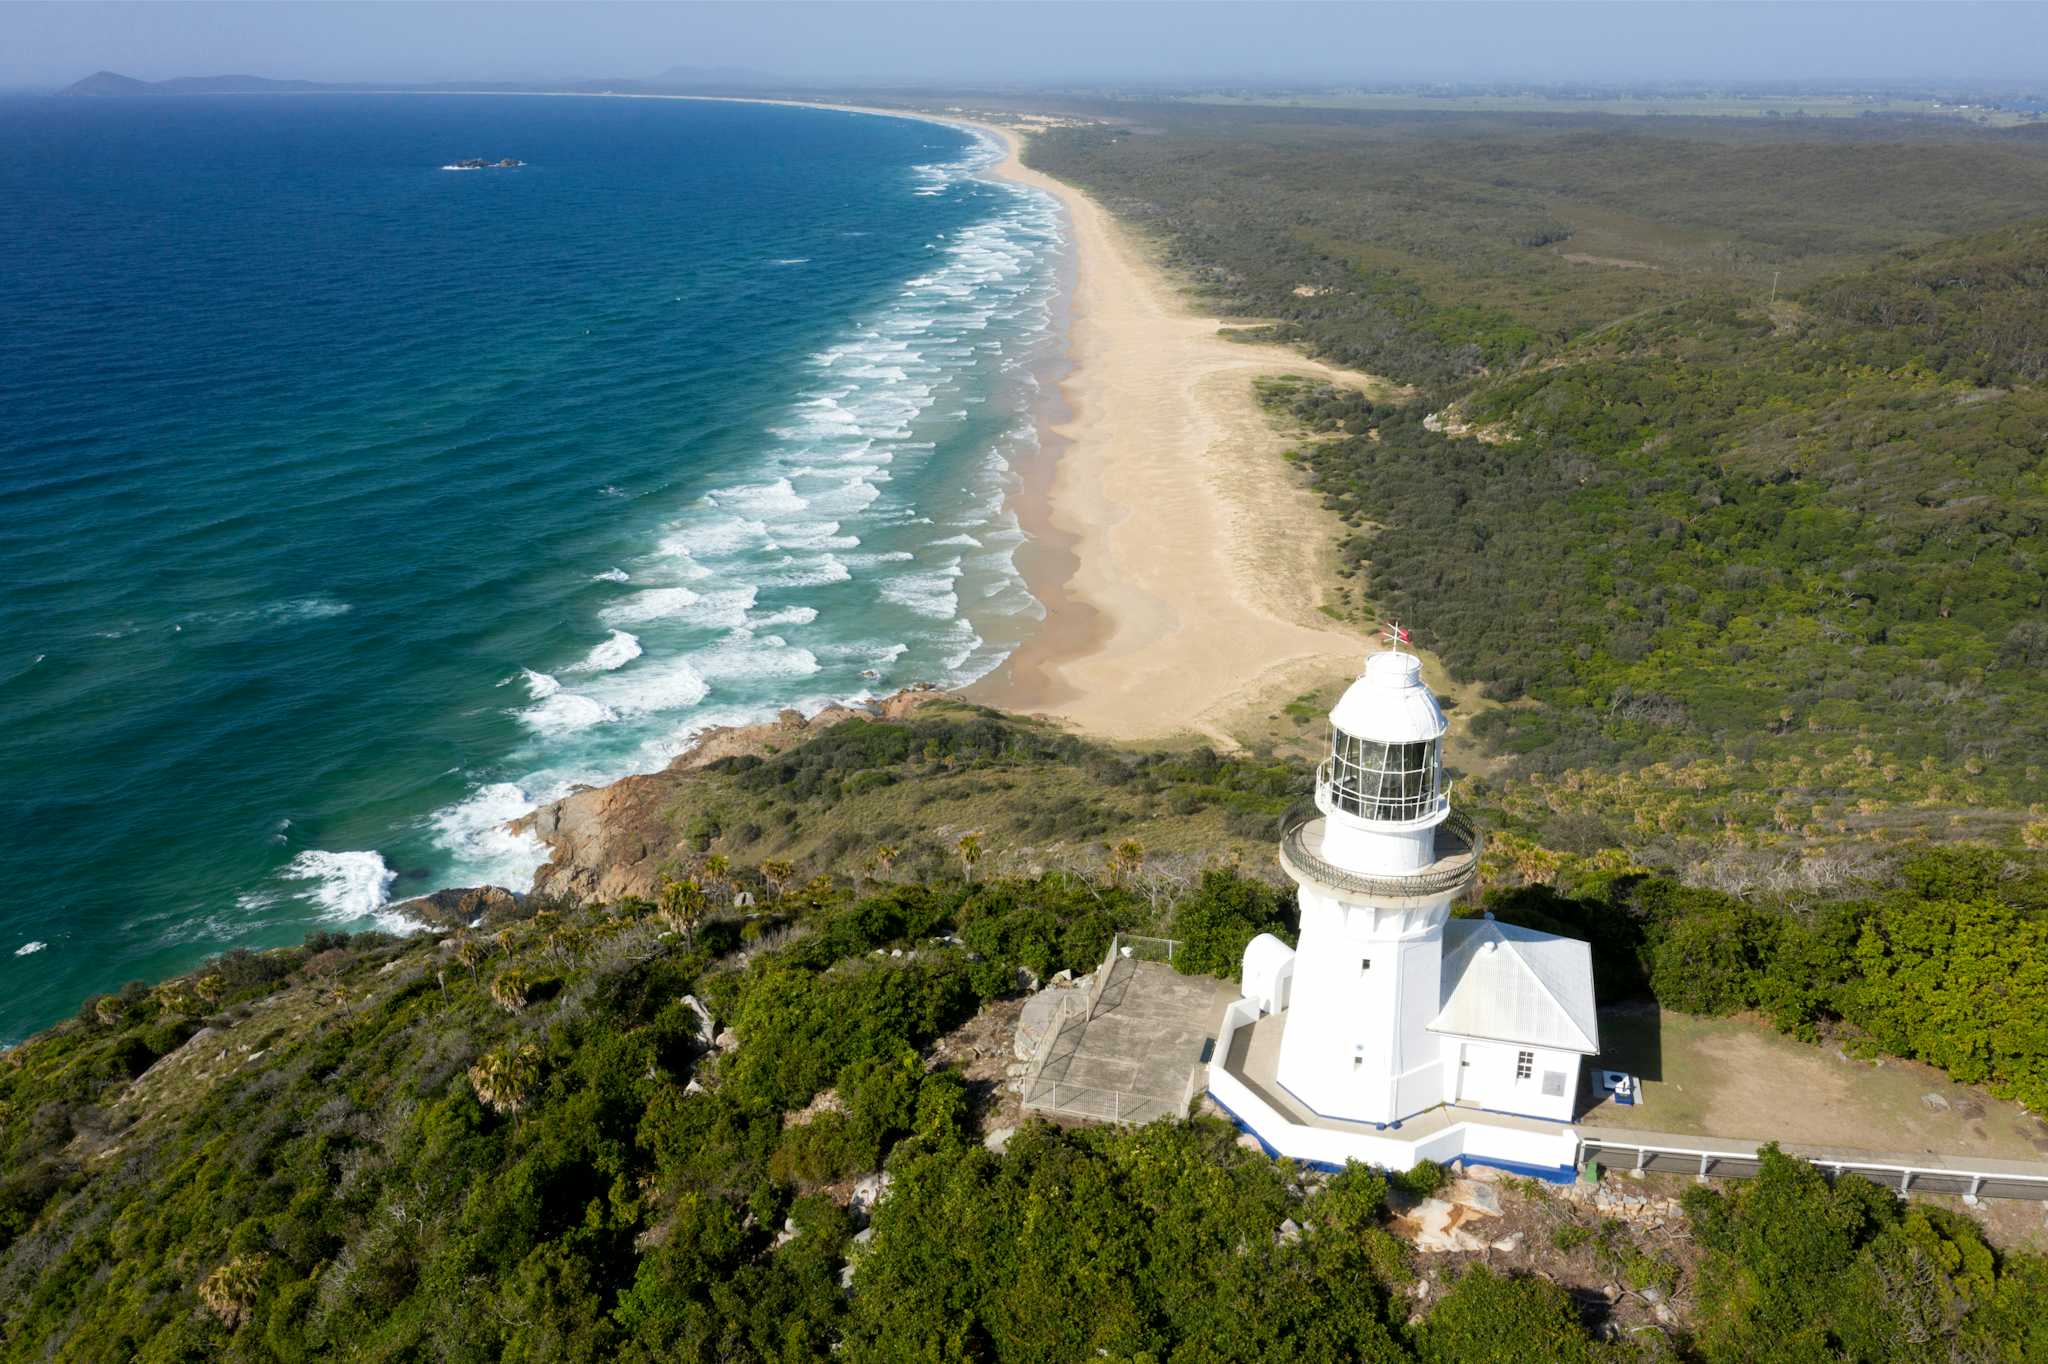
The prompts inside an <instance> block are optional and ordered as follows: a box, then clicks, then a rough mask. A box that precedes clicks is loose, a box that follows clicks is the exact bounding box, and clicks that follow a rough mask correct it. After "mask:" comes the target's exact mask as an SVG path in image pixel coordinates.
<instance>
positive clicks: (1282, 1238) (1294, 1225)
mask: <svg viewBox="0 0 2048 1364" xmlns="http://www.w3.org/2000/svg"><path fill="white" fill-rule="evenodd" d="M1300 1239H1301V1224H1300V1223H1299V1222H1297V1221H1295V1220H1294V1219H1293V1218H1292V1217H1290V1218H1288V1219H1287V1220H1286V1221H1285V1222H1282V1223H1281V1224H1280V1230H1278V1231H1276V1232H1274V1233H1273V1244H1274V1245H1276V1246H1284V1245H1291V1244H1292V1243H1294V1242H1296V1241H1299V1240H1300Z"/></svg>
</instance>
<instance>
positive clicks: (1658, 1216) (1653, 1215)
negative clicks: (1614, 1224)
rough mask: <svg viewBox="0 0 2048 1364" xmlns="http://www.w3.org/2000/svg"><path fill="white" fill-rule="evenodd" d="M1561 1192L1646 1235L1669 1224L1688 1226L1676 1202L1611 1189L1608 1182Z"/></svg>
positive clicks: (1565, 1187)
mask: <svg viewBox="0 0 2048 1364" xmlns="http://www.w3.org/2000/svg"><path fill="white" fill-rule="evenodd" d="M1557 1192H1558V1193H1559V1194H1560V1195H1561V1196H1562V1197H1564V1198H1565V1199H1567V1200H1569V1201H1571V1202H1573V1203H1577V1204H1580V1205H1582V1206H1584V1207H1590V1208H1591V1209H1592V1210H1593V1211H1594V1212H1597V1213H1599V1214H1600V1215H1601V1216H1602V1217H1612V1218H1615V1219H1616V1220H1618V1221H1622V1222H1627V1223H1629V1224H1631V1225H1633V1226H1635V1227H1638V1228H1640V1229H1642V1230H1644V1231H1655V1230H1657V1229H1658V1228H1660V1227H1662V1226H1664V1225H1665V1224H1666V1223H1671V1224H1673V1225H1679V1226H1682V1225H1684V1221H1683V1219H1684V1215H1685V1212H1684V1208H1683V1207H1682V1206H1681V1205H1680V1204H1679V1201H1678V1200H1677V1199H1675V1198H1660V1197H1658V1196H1656V1195H1655V1194H1632V1193H1624V1192H1623V1191H1622V1190H1620V1189H1616V1188H1610V1187H1608V1185H1607V1184H1606V1183H1605V1182H1604V1181H1603V1182H1601V1183H1599V1184H1568V1185H1565V1186H1564V1187H1563V1188H1560V1189H1559V1190H1557Z"/></svg>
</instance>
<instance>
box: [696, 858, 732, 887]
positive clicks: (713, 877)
mask: <svg viewBox="0 0 2048 1364" xmlns="http://www.w3.org/2000/svg"><path fill="white" fill-rule="evenodd" d="M699 871H700V872H701V873H702V875H703V877H704V887H705V889H706V890H717V891H721V892H723V893H725V894H726V895H727V896H728V897H729V896H730V894H731V891H732V859H731V858H730V857H727V856H726V855H725V854H724V853H712V854H711V855H710V856H709V857H707V858H705V859H704V862H703V865H702V866H701V867H700V868H699Z"/></svg>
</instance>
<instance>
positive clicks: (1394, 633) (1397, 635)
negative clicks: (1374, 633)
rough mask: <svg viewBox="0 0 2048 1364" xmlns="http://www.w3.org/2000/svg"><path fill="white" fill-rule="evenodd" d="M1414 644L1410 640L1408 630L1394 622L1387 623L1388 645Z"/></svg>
mask: <svg viewBox="0 0 2048 1364" xmlns="http://www.w3.org/2000/svg"><path fill="white" fill-rule="evenodd" d="M1412 642H1413V641H1411V640H1410V639H1409V637H1408V632H1407V631H1406V630H1403V629H1402V628H1401V627H1400V626H1398V625H1396V624H1394V623H1393V622H1392V621H1389V622H1387V643H1389V644H1408V643H1412Z"/></svg>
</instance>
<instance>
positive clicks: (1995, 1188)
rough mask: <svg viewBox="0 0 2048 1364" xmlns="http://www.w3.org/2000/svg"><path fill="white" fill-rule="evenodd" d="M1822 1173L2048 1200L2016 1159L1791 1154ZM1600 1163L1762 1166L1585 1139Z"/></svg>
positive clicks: (1936, 1190)
mask: <svg viewBox="0 0 2048 1364" xmlns="http://www.w3.org/2000/svg"><path fill="white" fill-rule="evenodd" d="M1786 1154H1787V1155H1789V1156H1795V1157H1797V1158H1798V1159H1800V1160H1803V1161H1805V1162H1807V1163H1808V1164H1809V1165H1812V1166H1814V1167H1816V1168H1818V1169H1821V1170H1825V1171H1827V1172H1828V1173H1829V1174H1832V1175H1835V1176H1837V1177H1839V1176H1842V1175H1845V1174H1851V1175H1862V1176H1863V1177H1864V1178H1865V1179H1868V1180H1870V1181H1871V1182H1872V1183H1873V1184H1879V1185H1884V1186H1887V1187H1889V1188H1891V1189H1892V1190H1894V1191H1895V1192H1896V1193H1898V1194H1899V1195H1900V1196H1901V1197H1903V1196H1905V1195H1906V1194H1909V1193H1921V1194H1960V1195H1962V1196H1963V1197H1964V1198H1966V1199H1981V1198H2013V1199H2032V1200H2035V1201H2048V1172H2041V1173H2033V1172H2029V1171H2027V1170H2023V1169H2017V1168H2011V1167H2015V1166H2017V1165H2019V1163H2020V1162H2017V1161H2000V1160H1992V1159H1988V1158H1987V1159H1986V1160H1984V1161H1982V1162H1975V1161H1970V1160H1968V1159H1966V1158H1942V1159H1941V1163H1938V1164H1937V1163H1932V1162H1921V1161H1891V1160H1886V1159H1884V1158H1883V1157H1882V1156H1881V1155H1879V1154H1877V1153H1871V1154H1870V1155H1861V1154H1856V1155H1852V1154H1850V1153H1848V1152H1835V1153H1829V1152H1825V1151H1815V1152H1802V1151H1799V1150H1797V1149H1794V1150H1788V1151H1787V1152H1786ZM1589 1160H1598V1161H1600V1162H1601V1163H1602V1164H1604V1165H1606V1166H1608V1168H1610V1169H1631V1170H1641V1171H1643V1172H1644V1173H1646V1174H1688V1175H1693V1176H1696V1177H1697V1178H1700V1179H1707V1178H1714V1179H1749V1178H1753V1177H1754V1176H1755V1174H1756V1172H1757V1169H1758V1167H1759V1165H1760V1164H1761V1163H1762V1162H1761V1159H1760V1158H1759V1157H1758V1155H1757V1154H1756V1152H1755V1151H1754V1150H1743V1149H1742V1148H1740V1147H1734V1148H1733V1149H1730V1147H1726V1146H1724V1147H1720V1148H1711V1147H1704V1146H1697V1145H1681V1144H1677V1143H1672V1142H1669V1141H1660V1142H1637V1141H1630V1140H1629V1139H1628V1138H1627V1137H1626V1136H1624V1135H1621V1134H1609V1135H1602V1136H1598V1137H1588V1136H1581V1137H1580V1139H1579V1163H1580V1164H1581V1165H1584V1164H1585V1163H1586V1162H1587V1161H1589Z"/></svg>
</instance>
